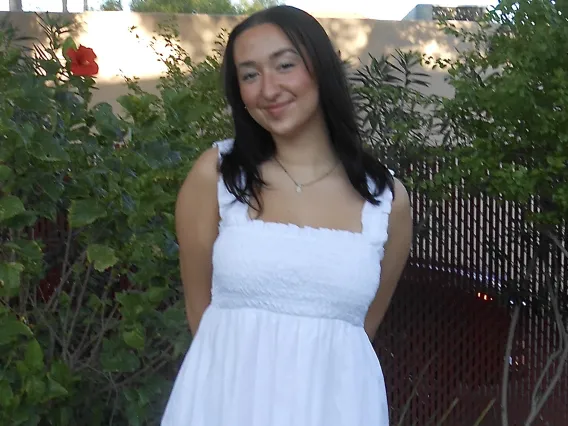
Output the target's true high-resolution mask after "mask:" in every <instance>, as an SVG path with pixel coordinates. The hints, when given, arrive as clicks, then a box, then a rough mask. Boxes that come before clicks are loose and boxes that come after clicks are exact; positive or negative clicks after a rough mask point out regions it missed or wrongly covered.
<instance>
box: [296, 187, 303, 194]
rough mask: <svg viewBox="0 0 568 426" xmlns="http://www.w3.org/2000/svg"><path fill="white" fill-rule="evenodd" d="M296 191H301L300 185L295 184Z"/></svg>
mask: <svg viewBox="0 0 568 426" xmlns="http://www.w3.org/2000/svg"><path fill="white" fill-rule="evenodd" d="M296 192H297V193H298V194H299V193H301V192H302V185H296Z"/></svg>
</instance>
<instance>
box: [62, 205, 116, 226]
mask: <svg viewBox="0 0 568 426" xmlns="http://www.w3.org/2000/svg"><path fill="white" fill-rule="evenodd" d="M106 215H107V212H106V210H105V209H104V208H103V207H102V206H100V205H99V204H98V203H97V202H96V201H94V200H73V201H72V202H71V207H70V208H69V223H70V225H71V227H72V228H79V227H81V226H85V225H89V224H91V223H93V222H94V221H95V220H97V219H100V218H102V217H105V216H106Z"/></svg>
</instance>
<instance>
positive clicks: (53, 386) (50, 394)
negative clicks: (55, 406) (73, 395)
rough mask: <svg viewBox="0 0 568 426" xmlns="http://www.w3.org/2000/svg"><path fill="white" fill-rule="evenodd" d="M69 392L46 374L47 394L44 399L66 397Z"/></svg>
mask: <svg viewBox="0 0 568 426" xmlns="http://www.w3.org/2000/svg"><path fill="white" fill-rule="evenodd" d="M68 394H69V392H68V391H67V389H65V388H64V387H63V386H62V385H61V383H59V382H57V381H56V380H55V379H53V378H52V377H51V375H49V374H48V376H47V394H46V398H48V399H54V398H60V397H62V396H67V395H68Z"/></svg>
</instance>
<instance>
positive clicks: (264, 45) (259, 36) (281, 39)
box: [234, 24, 294, 65]
mask: <svg viewBox="0 0 568 426" xmlns="http://www.w3.org/2000/svg"><path fill="white" fill-rule="evenodd" d="M287 48H291V49H293V48H294V46H293V44H292V42H291V41H290V39H289V38H288V37H287V36H286V34H284V32H283V31H282V30H281V29H280V28H279V27H278V26H276V25H274V24H261V25H257V26H254V27H252V28H249V29H247V30H245V31H243V32H242V33H241V34H240V35H239V36H238V37H237V39H236V40H235V45H234V56H235V62H236V63H237V65H238V64H239V63H240V62H248V61H255V62H257V61H264V60H268V59H270V56H271V55H272V54H274V52H277V51H281V50H282V49H287Z"/></svg>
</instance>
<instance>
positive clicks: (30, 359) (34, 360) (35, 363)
mask: <svg viewBox="0 0 568 426" xmlns="http://www.w3.org/2000/svg"><path fill="white" fill-rule="evenodd" d="M24 361H25V363H26V366H27V367H28V369H29V370H30V371H34V372H39V371H41V370H42V369H43V367H44V364H43V350H42V349H41V346H40V344H39V342H38V341H37V340H35V339H33V340H31V341H30V342H29V343H28V346H27V348H26V354H25V358H24Z"/></svg>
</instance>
